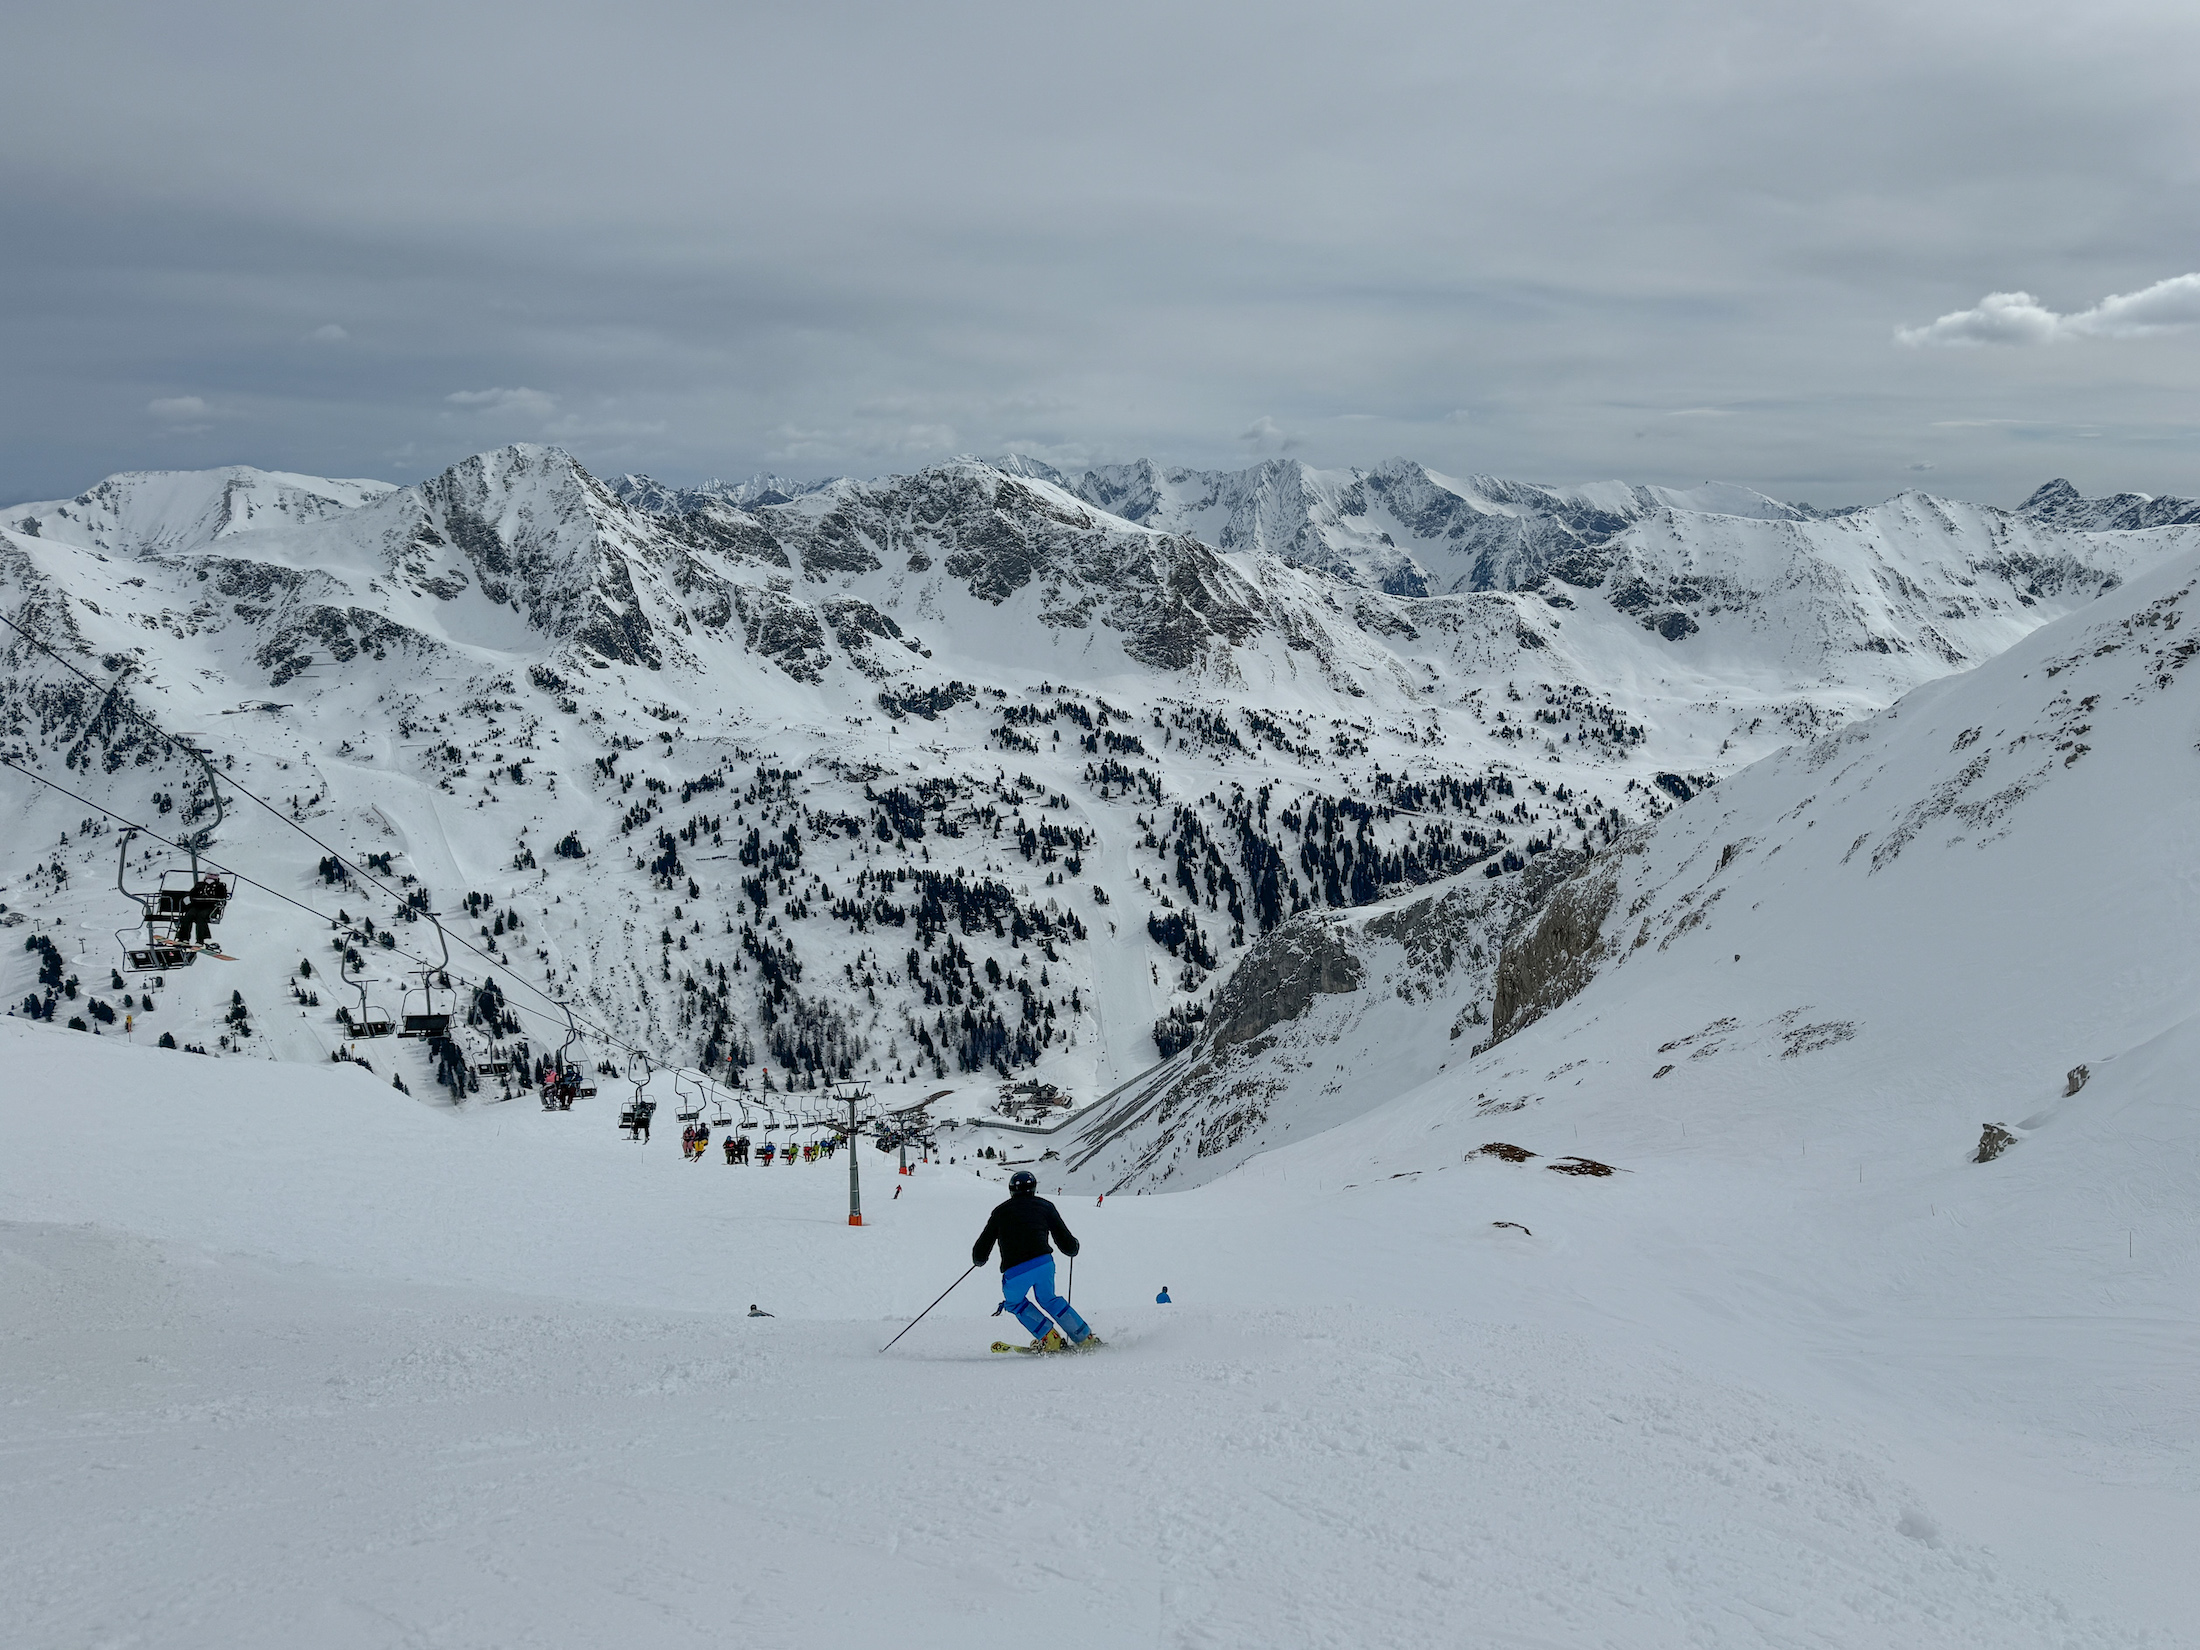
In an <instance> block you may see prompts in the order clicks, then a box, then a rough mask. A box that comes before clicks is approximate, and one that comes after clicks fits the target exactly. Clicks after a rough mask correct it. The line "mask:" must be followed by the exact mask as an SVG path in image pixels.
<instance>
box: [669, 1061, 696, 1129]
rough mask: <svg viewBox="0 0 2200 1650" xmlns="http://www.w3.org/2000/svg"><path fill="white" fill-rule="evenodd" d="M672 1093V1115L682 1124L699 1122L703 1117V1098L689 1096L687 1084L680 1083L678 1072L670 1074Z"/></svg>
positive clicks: (693, 1095) (694, 1095)
mask: <svg viewBox="0 0 2200 1650" xmlns="http://www.w3.org/2000/svg"><path fill="white" fill-rule="evenodd" d="M672 1092H673V1095H674V1097H675V1098H674V1100H673V1113H672V1115H673V1116H675V1117H677V1118H678V1119H679V1120H680V1121H681V1122H683V1123H696V1122H700V1121H701V1120H702V1116H703V1097H702V1096H701V1095H700V1094H690V1093H689V1092H688V1086H687V1084H686V1083H684V1082H683V1081H681V1078H680V1074H679V1073H678V1072H674V1073H673V1074H672Z"/></svg>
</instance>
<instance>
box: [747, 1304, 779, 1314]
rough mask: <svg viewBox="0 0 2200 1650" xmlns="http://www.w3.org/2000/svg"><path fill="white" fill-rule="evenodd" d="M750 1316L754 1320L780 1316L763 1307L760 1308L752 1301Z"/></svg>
mask: <svg viewBox="0 0 2200 1650" xmlns="http://www.w3.org/2000/svg"><path fill="white" fill-rule="evenodd" d="M749 1316H750V1317H752V1318H771V1317H776V1316H778V1314H777V1313H774V1312H767V1311H765V1310H764V1309H763V1308H762V1307H761V1306H758V1305H757V1304H756V1302H754V1301H750V1302H749Z"/></svg>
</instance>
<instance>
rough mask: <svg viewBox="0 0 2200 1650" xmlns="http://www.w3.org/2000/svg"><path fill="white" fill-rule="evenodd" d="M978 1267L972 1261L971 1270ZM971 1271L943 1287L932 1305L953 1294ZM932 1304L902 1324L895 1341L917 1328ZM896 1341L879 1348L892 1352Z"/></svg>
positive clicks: (973, 1270) (882, 1350)
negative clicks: (938, 1298) (938, 1297)
mask: <svg viewBox="0 0 2200 1650" xmlns="http://www.w3.org/2000/svg"><path fill="white" fill-rule="evenodd" d="M977 1269H978V1266H977V1262H975V1261H973V1262H971V1265H970V1272H975V1271H976V1270H977ZM970 1272H965V1273H964V1274H963V1275H962V1278H957V1279H956V1280H955V1282H954V1283H951V1284H949V1285H948V1286H947V1287H946V1288H945V1289H942V1290H941V1291H940V1300H936V1301H934V1302H933V1303H932V1306H937V1305H939V1304H940V1301H943V1300H945V1299H947V1297H948V1296H950V1295H952V1294H953V1293H954V1292H955V1288H956V1285H957V1284H960V1283H961V1282H962V1280H963V1278H967V1277H968V1276H970ZM932 1306H928V1307H926V1308H925V1309H924V1312H919V1313H918V1314H917V1315H916V1316H915V1317H913V1318H911V1319H910V1320H909V1321H908V1322H907V1323H905V1324H903V1325H902V1326H901V1335H896V1336H895V1337H894V1341H898V1340H900V1339H901V1336H902V1335H906V1334H908V1333H909V1331H910V1330H912V1329H914V1328H916V1327H917V1325H918V1324H920V1323H922V1322H924V1318H925V1313H926V1312H930V1311H931V1310H932ZM894 1341H888V1342H887V1343H886V1344H885V1345H884V1346H882V1347H880V1348H879V1350H880V1351H881V1352H891V1351H892V1350H893V1349H894Z"/></svg>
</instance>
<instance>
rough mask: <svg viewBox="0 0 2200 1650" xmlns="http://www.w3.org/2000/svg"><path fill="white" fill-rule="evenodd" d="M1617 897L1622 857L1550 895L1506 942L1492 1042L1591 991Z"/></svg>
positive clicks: (1492, 1011)
mask: <svg viewBox="0 0 2200 1650" xmlns="http://www.w3.org/2000/svg"><path fill="white" fill-rule="evenodd" d="M1618 891H1619V856H1618V855H1616V854H1614V855H1608V856H1606V857H1605V858H1604V859H1601V860H1599V861H1597V862H1596V863H1594V864H1592V865H1591V866H1590V867H1589V868H1588V869H1587V870H1586V871H1583V872H1582V873H1581V874H1580V875H1578V876H1576V877H1574V878H1573V879H1572V880H1571V881H1568V882H1564V883H1561V884H1560V885H1559V886H1558V887H1557V888H1556V889H1555V890H1553V891H1552V893H1551V896H1550V898H1549V900H1548V901H1547V902H1546V903H1545V904H1544V906H1543V910H1542V912H1541V914H1540V915H1539V916H1538V917H1536V919H1535V921H1534V922H1533V924H1532V925H1528V926H1524V927H1523V928H1522V929H1520V930H1518V931H1516V932H1515V933H1514V934H1512V935H1511V936H1509V937H1508V938H1507V939H1506V941H1505V949H1504V952H1503V954H1502V955H1501V956H1500V957H1499V958H1498V961H1497V990H1496V996H1495V1001H1494V1003H1493V1005H1492V1007H1491V1009H1490V1042H1491V1043H1492V1044H1496V1043H1501V1042H1503V1041H1504V1040H1505V1039H1506V1038H1507V1037H1510V1036H1511V1035H1512V1034H1513V1033H1514V1032H1516V1031H1518V1030H1520V1029H1521V1027H1523V1026H1528V1025H1533V1024H1534V1023H1535V1022H1536V1021H1537V1020H1540V1019H1541V1018H1542V1017H1543V1016H1544V1015H1546V1014H1548V1013H1549V1012H1550V1011H1551V1010H1552V1009H1554V1008H1556V1007H1558V1005H1559V1004H1561V1003H1563V1002H1565V1001H1566V1000H1567V999H1568V998H1570V997H1572V996H1574V995H1575V994H1576V993H1577V992H1579V991H1580V990H1581V988H1582V987H1583V986H1585V985H1587V984H1588V983H1589V981H1590V979H1591V977H1592V976H1593V975H1594V974H1595V973H1596V970H1597V964H1598V963H1600V962H1601V961H1603V959H1604V957H1605V955H1606V950H1607V947H1606V945H1605V941H1604V937H1603V928H1604V919H1605V918H1606V917H1608V916H1610V915H1611V912H1612V900H1613V897H1614V896H1615V895H1616V894H1617V893H1618Z"/></svg>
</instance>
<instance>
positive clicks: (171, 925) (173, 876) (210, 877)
mask: <svg viewBox="0 0 2200 1650" xmlns="http://www.w3.org/2000/svg"><path fill="white" fill-rule="evenodd" d="M216 794H217V795H219V793H218V792H217V793H216ZM137 834H138V832H137V829H136V827H134V826H133V827H131V828H129V829H127V830H125V831H124V832H123V833H122V844H121V846H120V847H119V848H118V849H117V850H116V859H115V891H116V892H117V893H119V894H121V895H122V896H123V898H125V899H128V900H134V901H136V903H137V907H138V912H139V916H138V921H137V923H136V924H135V925H134V926H133V927H129V928H118V929H116V930H115V938H116V939H117V940H118V941H120V942H121V945H122V955H123V963H124V966H125V967H127V968H128V969H129V970H130V971H131V972H132V973H133V974H165V973H167V972H168V971H169V970H170V969H172V968H189V967H190V966H191V965H192V964H193V963H195V962H197V961H198V960H199V953H200V952H201V951H209V950H212V949H214V943H213V941H214V935H213V927H214V924H215V923H217V922H219V921H221V920H222V918H223V916H224V915H226V914H227V912H228V910H229V901H230V897H231V896H232V895H233V894H234V893H235V892H236V884H235V882H234V881H233V880H232V879H231V878H229V877H226V876H223V875H222V874H221V873H220V872H218V871H210V870H207V869H205V868H203V867H202V866H201V865H200V864H199V846H200V844H201V842H202V841H203V840H204V838H205V836H206V834H207V833H205V832H197V833H194V834H193V835H192V836H190V837H188V838H186V839H185V841H184V849H185V851H186V852H187V853H189V854H190V856H191V864H190V865H189V867H188V868H186V867H182V866H174V867H171V868H169V869H168V870H165V871H163V872H161V874H160V879H159V881H158V882H157V883H156V884H155V885H154V886H153V887H152V888H150V889H148V890H145V891H143V892H140V891H139V890H137V889H134V888H131V887H130V886H129V885H128V883H127V881H126V880H125V879H126V878H127V876H128V874H129V869H130V843H131V840H132V839H133V838H134V837H136V836H137ZM140 929H142V930H143V932H142V934H140V933H139V932H138V930H140Z"/></svg>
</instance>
